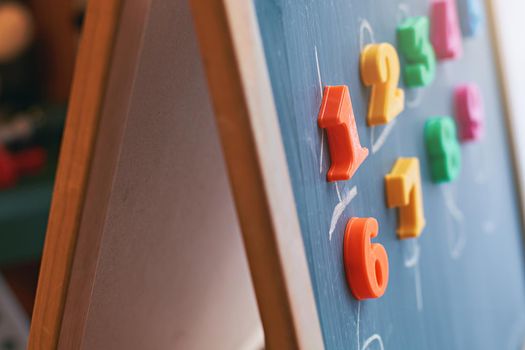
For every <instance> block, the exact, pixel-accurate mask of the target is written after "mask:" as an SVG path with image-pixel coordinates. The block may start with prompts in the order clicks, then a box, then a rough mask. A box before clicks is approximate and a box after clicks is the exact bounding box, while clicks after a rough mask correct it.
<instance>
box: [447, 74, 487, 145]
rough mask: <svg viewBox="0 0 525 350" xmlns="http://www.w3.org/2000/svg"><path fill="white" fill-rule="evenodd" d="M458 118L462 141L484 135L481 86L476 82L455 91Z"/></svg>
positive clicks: (472, 139) (474, 139) (473, 139)
mask: <svg viewBox="0 0 525 350" xmlns="http://www.w3.org/2000/svg"><path fill="white" fill-rule="evenodd" d="M454 100H455V107H456V119H457V122H458V126H459V138H460V139H461V141H463V142H466V141H476V140H479V139H480V138H481V137H482V136H483V131H484V119H485V116H484V111H483V102H482V98H481V93H480V91H479V88H478V87H477V85H475V84H464V85H460V86H458V87H456V89H455V91H454Z"/></svg>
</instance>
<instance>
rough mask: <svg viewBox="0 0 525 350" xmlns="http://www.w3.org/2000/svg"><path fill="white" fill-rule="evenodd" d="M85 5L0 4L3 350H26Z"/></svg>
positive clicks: (73, 1)
mask: <svg viewBox="0 0 525 350" xmlns="http://www.w3.org/2000/svg"><path fill="white" fill-rule="evenodd" d="M85 2H86V1H85V0H0V350H4V349H5V350H10V349H25V347H26V338H27V335H28V332H29V322H30V315H31V311H32V308H33V302H34V298H35V292H36V286H37V278H38V270H39V259H40V255H41V251H42V247H43V242H44V235H45V231H46V223H47V216H48V212H49V206H50V201H51V194H52V190H53V178H54V174H55V170H56V165H57V158H58V151H59V145H60V140H61V135H62V130H63V125H64V120H65V115H66V107H67V100H68V96H69V89H70V84H71V79H72V74H73V68H74V62H75V54H76V49H77V46H78V41H79V38H80V32H81V27H82V21H83V16H84V10H85Z"/></svg>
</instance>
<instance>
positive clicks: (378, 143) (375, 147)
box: [370, 119, 397, 154]
mask: <svg viewBox="0 0 525 350" xmlns="http://www.w3.org/2000/svg"><path fill="white" fill-rule="evenodd" d="M396 123H397V119H394V120H392V121H391V122H390V123H388V124H387V125H386V126H384V127H382V130H381V133H380V134H379V137H377V140H376V129H377V128H380V127H379V126H374V127H371V128H370V140H371V143H372V147H371V148H372V154H375V153H377V152H379V150H380V149H381V147H383V145H384V144H385V142H386V140H387V138H388V135H390V132H391V131H392V129H393V128H394V126H395V125H396Z"/></svg>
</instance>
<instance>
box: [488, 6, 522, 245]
mask: <svg viewBox="0 0 525 350" xmlns="http://www.w3.org/2000/svg"><path fill="white" fill-rule="evenodd" d="M494 1H495V0H487V2H486V4H487V23H488V26H489V32H490V38H491V40H492V47H493V48H494V50H495V54H494V58H495V61H496V70H497V75H498V84H499V88H500V91H501V99H502V105H503V113H504V114H505V116H504V118H505V124H506V125H505V126H506V127H505V129H506V130H505V131H506V135H507V138H508V141H507V144H508V145H509V148H510V150H511V159H512V168H513V169H512V170H513V175H514V181H515V185H516V188H517V197H518V198H517V200H518V206H519V214H520V223H521V228H522V236H523V237H525V184H524V183H523V179H524V177H523V176H524V175H525V174H523V173H522V171H521V170H520V169H521V167H520V162H521V161H520V157H519V153H518V150H517V149H518V143H517V141H516V135H515V134H514V132H513V131H512V130H514V128H515V125H514V119H517V118H518V116H517V115H515V112H514V111H513V110H512V108H511V107H510V106H511V104H510V95H509V91H508V86H509V84H508V81H507V73H508V72H506V71H505V68H504V67H503V60H502V55H503V49H502V47H501V44H500V41H499V36H500V34H499V32H498V26H497V25H496V18H495V8H494V6H495V5H494ZM523 248H524V249H525V241H524V246H523Z"/></svg>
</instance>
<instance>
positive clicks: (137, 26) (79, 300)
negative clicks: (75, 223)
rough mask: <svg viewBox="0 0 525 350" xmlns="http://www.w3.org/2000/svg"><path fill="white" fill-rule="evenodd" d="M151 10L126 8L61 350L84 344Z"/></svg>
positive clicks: (140, 4)
mask: <svg viewBox="0 0 525 350" xmlns="http://www.w3.org/2000/svg"><path fill="white" fill-rule="evenodd" d="M150 6H151V0H142V1H128V2H124V3H122V6H121V10H120V20H119V23H118V31H117V34H116V36H115V39H114V48H113V53H112V55H111V60H110V63H109V67H110V71H109V72H108V74H107V81H106V85H105V86H106V87H105V93H104V96H103V103H102V106H101V108H100V117H99V122H98V131H97V135H96V138H95V141H94V142H95V144H94V146H93V155H92V161H91V166H90V173H89V180H88V183H87V184H86V192H85V195H84V204H83V209H82V214H81V219H80V223H79V227H78V230H77V241H76V248H75V254H74V256H73V258H72V262H71V264H72V267H71V273H70V274H71V276H70V278H69V284H68V287H67V295H66V300H65V306H64V310H63V316H62V317H63V318H62V325H61V329H60V335H59V340H58V348H59V349H81V348H82V346H83V344H84V343H83V341H84V337H85V331H86V325H87V323H88V316H89V310H90V306H91V303H92V293H93V289H94V286H95V277H96V274H97V268H98V267H100V266H99V258H100V254H101V253H100V252H101V244H102V239H103V236H104V232H105V231H104V229H105V225H106V220H107V215H108V213H107V211H108V205H109V201H110V197H111V194H112V191H113V185H114V177H115V173H116V169H117V164H118V160H119V157H120V152H121V147H122V142H123V138H124V133H125V127H126V125H127V117H128V114H129V108H130V105H131V103H132V101H133V96H134V86H135V79H136V76H137V71H138V69H139V63H140V57H141V50H142V46H143V42H144V34H145V31H146V27H147V23H148V19H149V14H150V12H149V9H150Z"/></svg>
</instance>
